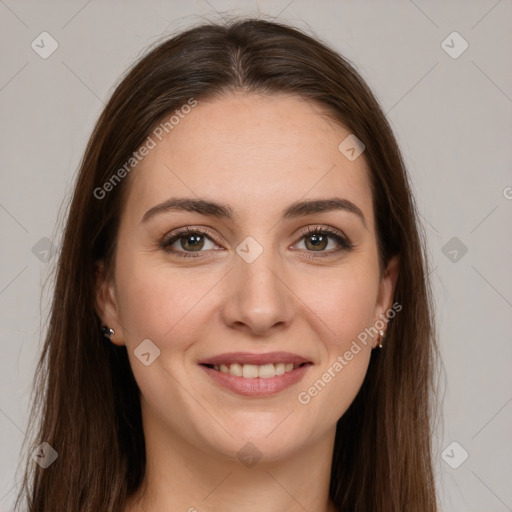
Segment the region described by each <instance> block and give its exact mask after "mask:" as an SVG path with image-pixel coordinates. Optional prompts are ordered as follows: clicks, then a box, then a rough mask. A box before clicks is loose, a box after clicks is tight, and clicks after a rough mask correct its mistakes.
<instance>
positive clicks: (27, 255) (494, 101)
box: [0, 0, 512, 512]
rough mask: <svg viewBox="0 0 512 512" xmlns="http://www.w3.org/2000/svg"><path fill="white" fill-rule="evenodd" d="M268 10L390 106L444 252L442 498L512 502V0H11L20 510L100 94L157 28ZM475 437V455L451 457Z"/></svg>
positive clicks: (2, 298)
mask: <svg viewBox="0 0 512 512" xmlns="http://www.w3.org/2000/svg"><path fill="white" fill-rule="evenodd" d="M258 11H259V12H261V13H262V14H264V15H265V16H267V17H268V16H275V17H277V19H279V20H282V21H284V22H287V23H290V24H293V25H295V26H297V27H299V28H303V29H306V30H307V31H309V32H310V33H313V34H314V35H315V34H316V35H317V36H318V37H320V38H322V39H323V40H324V41H327V42H329V43H330V44H332V45H333V46H335V47H336V48H337V49H338V50H339V51H340V52H341V53H342V54H344V55H345V56H346V57H348V58H349V59H350V60H351V61H352V62H353V63H354V64H355V65H356V66H357V68H358V70H359V72H360V73H361V74H362V76H363V77H364V78H365V79H366V80H367V81H368V83H369V85H370V87H372V88H373V90H374V92H375V94H376V96H377V97H378V99H379V101H380V102H381V104H382V105H383V108H384V110H385V111H386V112H387V113H388V118H389V120H390V122H391V124H392V127H393V129H394V130H395V133H396V136H397V137H398V140H399V143H400V146H401V148H402V150H403V154H404V158H405V160H406V163H407V165H408V168H409V171H410V174H411V178H412V182H413V186H414V191H415V193H416V196H417V202H418V206H419V209H420V212H421V215H422V218H423V220H424V225H425V230H426V234H427V236H428V243H429V252H430V258H431V264H432V265H431V276H432V280H433V285H434V290H435V298H436V303H437V314H438V325H439V334H440V345H441V350H442V356H443V359H444V366H445V385H444V407H443V412H444V421H443V422H442V423H440V425H439V428H438V430H437V435H436V438H435V444H436V451H435V461H436V474H437V478H438V482H439V493H440V498H441V503H442V510H446V511H456V512H472V511H475V512H476V511H486V512H502V511H507V510H512V487H511V485H510V484H511V481H510V478H511V474H512V462H511V461H512V437H511V436H510V431H511V429H510V426H511V424H512V403H511V402H512V385H511V384H512V372H511V371H510V366H511V359H512V357H511V356H512V343H510V341H511V334H510V333H511V331H512V314H511V313H512V311H511V309H512V272H511V271H510V269H511V267H510V262H511V261H512V237H511V236H510V219H511V213H512V188H510V187H512V172H511V168H510V165H511V162H512V149H511V144H510V142H511V140H512V139H511V134H512V125H511V115H510V114H511V110H512V73H511V70H512V59H511V58H510V54H511V52H510V50H511V48H512V46H511V42H512V0H500V1H496V0H481V1H464V2H462V1H457V2H450V3H449V4H448V3H446V2H441V1H438V2H426V1H420V0H415V1H414V2H412V1H406V0H403V1H398V0H395V1H387V2H380V3H376V2H375V3H374V2H370V1H361V2H358V3H356V2H349V1H336V2H335V1H325V2H323V3H319V2H313V1H311V0H310V1H305V0H292V1H290V0H277V1H272V2H270V1H264V0H261V1H259V2H258V3H256V2H254V1H249V0H248V1H240V0H239V1H235V0H230V1H229V0H208V1H206V0H197V1H194V2H186V1H176V2H170V1H165V2H162V1H153V2H142V1H125V2H122V3H121V2H120V1H116V2H114V1H100V0H92V1H89V2H87V1H85V0H83V1H67V2H64V1H60V2H55V1H53V2H48V1H47V2H44V5H43V3H42V2H36V1H17V2H15V1H14V0H0V39H1V56H2V74H1V79H0V112H1V116H0V118H1V128H0V129H1V138H2V153H1V155H2V158H1V180H2V186H1V188H0V226H1V233H2V244H1V246H2V252H1V265H0V315H1V320H2V321H1V349H2V358H1V363H0V364H1V370H0V383H1V394H0V431H1V433H2V435H1V437H0V445H1V448H0V449H1V454H0V510H2V511H9V510H11V508H12V500H13V498H14V490H15V486H16V485H17V482H18V481H19V478H20V476H21V474H20V473H18V474H16V467H17V464H18V458H19V449H20V447H21V443H22V441H23V438H24V435H25V434H24V433H25V431H26V422H27V418H28V405H29V392H30V384H31V379H32V375H33V371H34V367H35V363H36V358H37V356H38V352H39V349H40V343H41V335H40V333H41V330H42V329H43V328H44V321H45V320H44V318H45V316H44V315H45V313H46V311H47V309H48V297H49V293H48V292H49V291H51V278H50V280H49V281H48V284H47V287H46V292H44V293H42V292H41V289H42V285H43V284H44V282H45V281H46V280H48V278H49V276H50V272H51V270H52V265H53V264H54V263H55V261H56V258H54V257H52V251H51V245H50V242H49V240H51V243H52V244H54V245H55V246H56V247H58V246H59V241H60V227H59V224H58V220H59V219H61V217H62V215H63V212H64V211H65V210H64V206H62V205H63V204H64V203H63V201H64V200H65V198H66V197H67V194H69V192H70V190H71V186H72V183H73V178H74V176H75V173H76V171H77V168H78V165H79V162H80V159H81V157H82V154H83V150H84V148H85V144H86V140H87V138H88V137H89V135H90V132H91V130H92V128H93V124H94V122H95V121H96V119H97V117H98V116H99V114H100V111H101V109H102V107H103V104H104V102H105V101H106V100H107V98H108V97H109V94H110V93H111V91H112V88H113V87H114V85H115V84H116V83H118V81H119V79H120V76H121V74H122V73H123V72H124V71H125V69H126V68H127V67H128V66H129V65H130V64H131V63H132V62H133V61H134V59H135V58H137V57H138V56H140V55H141V54H142V53H143V51H144V49H145V48H146V47H147V46H148V45H149V44H151V43H153V42H155V41H156V40H157V39H158V38H160V37H163V36H165V35H167V34H170V33H171V32H173V31H175V30H177V29H181V28H186V27H187V26H189V25H190V24H192V23H197V22H199V21H200V20H201V19H202V18H204V19H209V20H217V19H219V18H220V17H221V16H223V15H226V14H228V15H230V16H232V15H235V14H241V15H246V14H251V15H256V16H257V15H258ZM43 31H47V32H49V33H50V34H51V36H52V37H53V38H54V39H55V40H56V41H57V42H58V45H59V46H58V49H57V50H56V51H55V52H54V53H53V54H52V55H51V56H49V57H48V58H47V59H43V58H41V57H40V56H39V55H38V54H37V53H36V52H35V51H34V50H33V49H32V48H31V43H32V41H34V40H35V41H36V43H37V41H40V38H38V36H39V34H40V33H41V32H43ZM454 31H457V32H458V33H459V34H460V35H461V36H462V37H463V38H464V39H465V40H466V41H467V43H468V44H469V47H468V48H467V50H466V51H465V52H464V53H462V54H461V55H460V56H459V57H458V58H452V57H450V56H449V55H448V53H447V52H446V51H445V49H443V46H442V42H443V41H444V40H445V39H446V38H447V36H448V35H449V34H451V33H452V32H454ZM452 40H453V42H452ZM39 44H40V45H41V43H39ZM445 44H448V45H449V46H452V47H453V48H452V49H451V50H450V51H452V52H453V51H458V50H460V49H461V48H462V46H461V41H460V40H457V39H453V37H451V38H448V40H447V42H446V43H445ZM45 48H49V45H48V44H45ZM447 49H448V48H447ZM507 187H509V188H507ZM453 237H456V238H457V240H455V241H453V240H452V241H451V242H450V240H451V239H452V238H453ZM41 239H43V240H41ZM48 239H49V240H48ZM446 244H448V245H446ZM34 247H35V248H34ZM464 247H466V248H467V253H465V254H463V252H464ZM48 249H50V252H48ZM454 251H455V252H454ZM48 258H49V260H48V261H47V262H45V260H46V259H48ZM507 262H508V263H507ZM43 289H44V288H43ZM452 442H457V443H458V445H455V446H453V445H452V446H450V444H451V443H452ZM447 447H448V450H446V448H447ZM462 450H465V451H467V452H468V454H469V457H468V459H467V460H466V461H465V462H464V463H463V464H461V465H460V466H459V467H458V468H457V469H454V468H452V467H451V466H455V465H457V464H458V463H460V461H461V459H462V455H463V454H464V452H463V451H462ZM443 453H444V456H443ZM450 464H451V466H450ZM382 477H383V478H386V479H387V478H393V475H382Z"/></svg>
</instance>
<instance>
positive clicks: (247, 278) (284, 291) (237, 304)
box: [221, 251, 295, 338]
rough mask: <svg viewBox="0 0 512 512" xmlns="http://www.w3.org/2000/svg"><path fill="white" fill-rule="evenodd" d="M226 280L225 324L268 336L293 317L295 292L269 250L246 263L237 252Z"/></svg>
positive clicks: (223, 306) (261, 335) (223, 317)
mask: <svg viewBox="0 0 512 512" xmlns="http://www.w3.org/2000/svg"><path fill="white" fill-rule="evenodd" d="M234 265H235V266H234V268H233V270H232V271H231V272H230V278H229V279H227V280H226V282H225V290H226V292H225V295H224V297H225V298H224V300H223V302H222V305H221V316H222V319H223V321H224V323H225V325H227V326H228V327H230V328H232V329H237V330H240V331H242V332H245V333H246V334H248V335H253V336H259V337H263V336H264V337H266V338H268V337H270V336H271V335H272V333H273V332H274V331H276V330H286V329H287V328H288V327H289V326H290V324H291V322H292V319H293V315H294V314H295V313H294V310H295V308H294V300H295V299H294V294H293V291H292V290H291V288H290V285H289V284H288V283H286V275H285V273H284V272H283V270H282V269H280V268H279V264H278V261H277V259H276V258H273V256H272V254H271V251H263V253H262V254H261V255H260V256H259V257H258V258H257V259H256V261H253V262H252V263H248V262H246V261H244V260H243V259H242V258H241V257H238V256H237V259H236V261H235V264H234Z"/></svg>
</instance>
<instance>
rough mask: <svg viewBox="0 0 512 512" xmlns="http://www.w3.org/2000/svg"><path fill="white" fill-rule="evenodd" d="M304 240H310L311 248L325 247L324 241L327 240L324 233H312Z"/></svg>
mask: <svg viewBox="0 0 512 512" xmlns="http://www.w3.org/2000/svg"><path fill="white" fill-rule="evenodd" d="M306 240H309V241H310V242H311V244H312V246H313V248H316V249H318V248H320V249H325V247H326V245H325V243H326V241H327V240H328V237H326V236H325V235H321V234H313V235H309V236H308V237H307V239H306ZM322 244H324V245H322ZM306 246H307V242H306Z"/></svg>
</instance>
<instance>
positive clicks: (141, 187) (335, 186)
mask: <svg viewBox="0 0 512 512" xmlns="http://www.w3.org/2000/svg"><path fill="white" fill-rule="evenodd" d="M349 135H350V131H348V130H347V129H346V128H344V127H343V126H341V125H340V124H339V123H336V122H334V121H333V120H332V119H330V118H328V117H327V116H325V115H323V111H322V109H321V107H319V106H318V105H317V104H313V103H311V102H308V101H306V100H304V99H302V98H300V97H297V96H290V95H265V96H263V95H255V94H244V93H234V94H230V95H227V96H224V97H221V98H217V99H215V100H210V101H198V104H197V106H195V107H194V108H193V109H191V111H190V112H189V113H187V114H186V115H183V116H182V117H180V119H179V122H178V123H177V124H174V125H173V128H172V129H171V130H169V133H168V134H166V133H165V132H164V134H163V136H161V140H158V138H156V137H155V136H153V139H154V141H155V143H156V144H155V147H154V148H153V149H152V150H150V152H149V154H148V155H147V156H146V157H145V158H144V160H143V161H142V162H141V163H140V164H139V165H138V166H137V167H136V169H135V170H134V172H133V175H132V176H131V178H130V179H131V184H130V191H129V193H128V200H127V203H128V204H129V205H130V206H131V208H129V211H130V212H132V213H133V212H136V214H137V215H139V219H140V216H141V215H142V214H143V213H144V211H146V210H147V209H148V208H151V207H152V206H154V204H156V203H158V202H161V201H165V200H166V199H168V198H169V197H171V196H173V197H176V196H186V197H193V196H198V197H201V198H207V199H211V200H219V201H222V202H224V203H226V202H227V203H229V204H231V205H232V207H233V210H234V211H235V212H237V214H239V215H240V217H244V216H245V217H246V218H249V217H250V218H251V219H256V218H258V217H262V219H263V216H269V217H270V216H272V215H273V214H274V213H275V214H277V213H278V212H279V213H280V212H281V211H282V208H283V206H285V205H288V204H289V203H292V202H295V201H297V200H300V199H317V198H326V197H334V196H336V197H343V198H345V199H348V200H350V201H352V202H355V203H356V204H357V205H358V206H359V208H360V209H361V210H363V212H364V214H365V217H366V218H367V221H368V222H369V224H370V225H369V227H370V226H371V225H372V220H371V219H372V200H371V191H370V187H369V176H368V170H367V166H366V163H365V160H364V158H363V157H362V156H361V157H359V158H357V159H355V160H353V161H351V160H349V159H348V158H347V157H346V156H345V155H344V154H343V153H342V152H340V150H339V149H338V147H339V145H340V143H341V142H342V141H343V140H344V139H346V138H347V137H348V136H349ZM142 210H144V211H142Z"/></svg>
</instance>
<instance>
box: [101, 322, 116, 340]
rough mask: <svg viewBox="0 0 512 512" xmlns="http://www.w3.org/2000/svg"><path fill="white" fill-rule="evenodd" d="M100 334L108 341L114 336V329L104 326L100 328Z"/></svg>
mask: <svg viewBox="0 0 512 512" xmlns="http://www.w3.org/2000/svg"><path fill="white" fill-rule="evenodd" d="M101 334H103V336H104V337H105V338H107V339H109V340H110V336H112V334H114V329H111V328H110V327H107V326H106V325H104V326H103V327H102V328H101Z"/></svg>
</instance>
